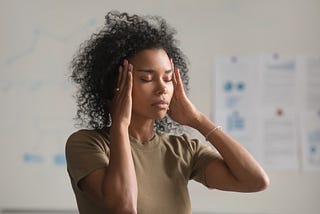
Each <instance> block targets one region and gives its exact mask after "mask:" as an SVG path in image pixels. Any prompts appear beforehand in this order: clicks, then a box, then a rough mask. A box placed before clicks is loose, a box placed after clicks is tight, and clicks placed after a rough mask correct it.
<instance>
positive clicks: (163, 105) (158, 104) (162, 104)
mask: <svg viewBox="0 0 320 214" xmlns="http://www.w3.org/2000/svg"><path fill="white" fill-rule="evenodd" d="M168 105H169V103H168V102H166V101H164V100H161V101H157V102H154V103H152V104H151V106H154V107H158V108H164V109H167V108H168Z"/></svg>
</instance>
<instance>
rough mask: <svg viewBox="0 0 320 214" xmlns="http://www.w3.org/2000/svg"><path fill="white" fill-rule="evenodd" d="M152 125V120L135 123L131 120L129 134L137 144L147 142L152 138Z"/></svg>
mask: <svg viewBox="0 0 320 214" xmlns="http://www.w3.org/2000/svg"><path fill="white" fill-rule="evenodd" d="M153 124H154V121H153V120H147V121H137V120H132V119H131V123H130V126H129V134H130V135H131V136H132V137H134V138H135V139H137V140H138V141H139V142H146V141H149V140H150V139H151V138H152V137H153V136H154V131H153Z"/></svg>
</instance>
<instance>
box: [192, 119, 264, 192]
mask: <svg viewBox="0 0 320 214" xmlns="http://www.w3.org/2000/svg"><path fill="white" fill-rule="evenodd" d="M192 127H193V128H195V129H197V130H198V131H199V132H200V133H201V134H203V135H204V136H205V137H207V140H208V141H209V142H210V143H211V144H212V145H213V146H214V147H215V148H216V149H217V150H218V152H219V153H220V155H221V156H222V158H223V161H224V163H225V164H226V166H227V167H228V169H229V170H230V172H231V174H232V175H233V177H234V178H235V179H236V180H237V181H238V182H239V183H240V184H241V185H243V186H246V185H253V184H255V183H257V186H258V185H262V186H263V185H267V183H268V177H267V175H266V173H265V172H264V170H263V169H262V168H261V166H260V165H259V164H258V162H257V161H256V160H255V159H254V158H253V156H252V155H251V154H250V153H249V152H248V151H247V150H246V149H245V148H244V147H243V146H242V145H241V144H240V143H239V142H237V141H236V140H235V139H233V138H232V137H230V136H229V135H227V134H226V133H225V132H223V131H222V130H220V129H215V131H214V132H211V133H210V131H211V130H213V129H214V128H215V127H217V125H216V124H214V123H213V122H212V121H211V120H209V118H208V117H206V116H205V115H204V114H202V113H200V114H199V116H198V117H197V120H195V122H194V123H193V124H192ZM208 133H210V134H209V135H208ZM207 135H208V136H207Z"/></svg>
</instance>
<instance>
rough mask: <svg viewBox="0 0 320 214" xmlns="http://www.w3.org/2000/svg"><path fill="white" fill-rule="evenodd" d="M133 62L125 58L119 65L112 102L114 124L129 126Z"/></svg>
mask: <svg viewBox="0 0 320 214" xmlns="http://www.w3.org/2000/svg"><path fill="white" fill-rule="evenodd" d="M132 70H133V66H132V64H129V62H128V60H126V59H125V60H124V62H123V64H122V65H121V66H120V67H119V69H118V72H119V77H118V82H117V88H116V89H115V90H116V91H115V95H114V98H113V99H112V104H111V118H112V126H113V125H124V126H127V127H129V125H130V122H131V111H132Z"/></svg>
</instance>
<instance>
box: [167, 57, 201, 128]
mask: <svg viewBox="0 0 320 214" xmlns="http://www.w3.org/2000/svg"><path fill="white" fill-rule="evenodd" d="M171 67H172V70H173V71H174V72H173V85H174V93H173V96H172V99H171V103H170V107H169V110H168V114H169V116H170V117H171V118H172V119H173V120H174V121H176V122H178V123H180V124H181V125H188V126H191V127H192V126H193V125H194V123H195V122H197V120H198V118H199V116H200V112H199V111H198V110H197V108H196V107H195V106H194V105H193V104H192V103H191V101H190V100H189V99H188V97H187V95H186V93H185V91H184V88H183V83H182V79H181V76H180V70H179V69H175V70H174V65H173V62H172V60H171Z"/></svg>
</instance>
